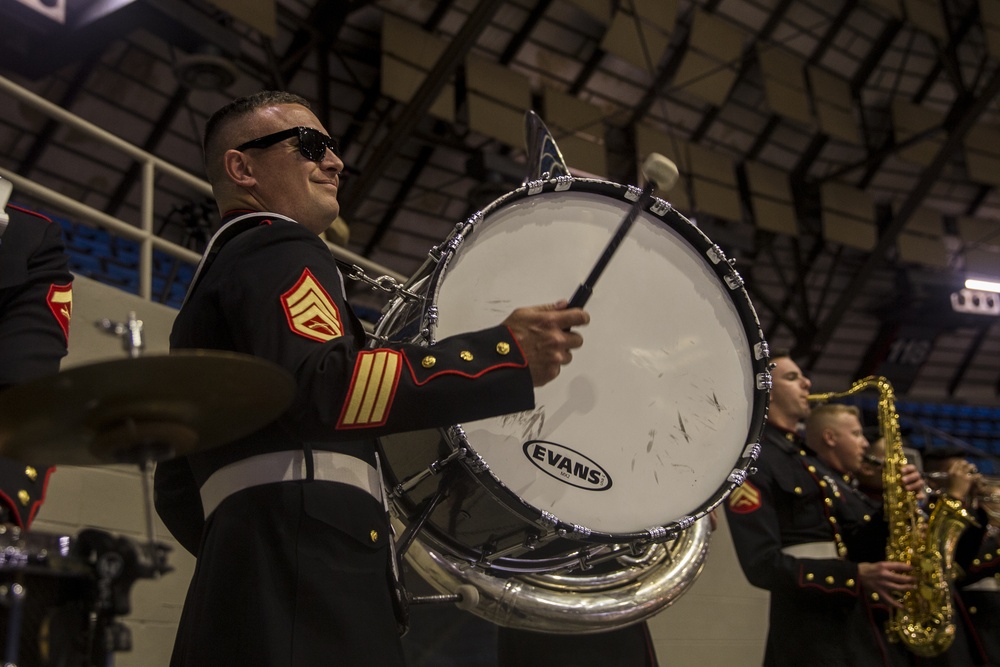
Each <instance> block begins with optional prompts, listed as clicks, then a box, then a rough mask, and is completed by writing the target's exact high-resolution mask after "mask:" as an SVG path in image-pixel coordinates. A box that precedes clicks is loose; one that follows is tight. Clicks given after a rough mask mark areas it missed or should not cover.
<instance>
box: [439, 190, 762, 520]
mask: <svg viewBox="0 0 1000 667" xmlns="http://www.w3.org/2000/svg"><path fill="white" fill-rule="evenodd" d="M628 208H629V202H628V201H625V200H623V199H619V198H616V197H613V196H609V195H605V194H599V193H595V192H575V191H567V192H551V193H544V194H542V195H535V196H528V197H523V198H520V199H517V200H516V201H513V202H510V203H508V204H506V205H504V206H502V207H500V208H498V209H496V210H494V211H492V212H490V213H488V214H487V215H486V216H485V219H484V220H483V221H482V222H480V223H478V224H477V226H476V228H475V231H474V232H473V233H472V234H471V235H469V236H468V237H467V238H466V239H465V240H464V242H463V243H462V244H461V246H460V247H459V248H458V250H457V251H455V253H454V256H453V257H451V258H450V262H449V263H448V265H447V267H446V269H445V273H444V278H443V280H441V282H440V285H439V289H438V293H437V295H436V299H435V301H436V304H437V305H438V307H439V321H438V327H437V330H436V332H435V336H436V338H438V339H440V338H444V337H447V336H450V335H453V334H457V333H460V332H464V331H470V330H476V329H482V328H486V327H489V326H493V325H495V324H496V323H497V322H498V321H500V320H502V319H503V318H504V317H506V316H507V315H508V314H509V313H510V312H511V310H513V309H514V308H515V307H520V306H528V305H535V304H541V303H548V302H553V301H557V300H559V299H569V298H570V296H571V295H572V294H573V292H574V291H575V290H576V288H577V286H578V285H579V284H580V282H582V281H583V280H584V278H585V277H586V276H587V275H588V273H589V272H590V270H591V269H592V267H593V265H594V263H595V262H596V260H597V258H598V257H599V256H600V254H601V252H602V251H603V249H604V247H605V245H606V244H607V242H608V240H609V239H610V238H611V236H612V235H613V233H614V231H615V230H616V229H617V227H618V225H619V224H620V222H621V221H622V219H623V218H624V216H625V214H626V213H627V211H628ZM668 219H669V224H668V223H667V222H665V221H664V220H661V219H658V218H657V217H656V216H653V215H651V214H648V213H643V214H641V215H640V216H639V218H638V219H637V220H636V222H635V224H634V226H633V227H632V229H631V230H630V231H629V233H628V235H627V236H626V237H625V239H624V241H623V242H622V244H621V246H620V247H619V248H618V250H617V252H616V254H615V256H614V258H613V259H612V260H611V263H610V264H609V265H608V267H607V269H606V271H605V272H604V274H603V275H602V277H601V278H600V281H599V282H598V283H597V285H596V288H595V289H594V293H593V296H592V297H591V299H590V301H589V302H588V303H587V305H586V309H587V310H588V311H589V312H590V314H591V323H590V325H589V326H586V327H583V328H581V329H580V333H582V335H583V337H584V345H583V347H582V348H581V349H580V350H577V351H575V352H574V355H573V362H572V363H571V364H569V365H568V366H565V367H563V370H562V372H561V374H560V375H559V377H558V378H557V379H556V380H554V381H553V382H551V383H550V384H548V385H546V386H545V387H542V388H541V389H537V390H536V393H535V402H536V408H535V409H534V410H532V411H528V412H522V413H517V414H512V415H506V416H503V417H498V418H493V419H486V420H482V421H477V422H471V423H466V424H462V427H463V428H464V430H465V433H466V436H467V438H468V441H469V444H470V445H471V446H472V448H473V449H475V451H476V452H477V453H479V454H480V455H481V456H482V458H483V459H484V460H485V462H486V464H487V465H488V466H489V468H490V471H491V472H492V474H493V475H494V476H495V477H496V478H497V480H499V482H500V483H501V484H502V485H504V486H506V487H507V488H508V489H509V490H510V491H512V492H513V493H514V494H516V495H517V496H518V497H519V498H520V499H521V500H523V501H524V502H526V503H528V504H530V505H531V506H533V507H535V508H537V509H538V510H541V511H543V512H548V513H550V514H552V515H554V516H555V517H556V518H557V519H559V520H561V521H563V522H566V523H570V524H576V525H579V526H585V527H587V528H589V529H591V530H593V531H600V532H605V533H611V534H619V533H629V532H637V531H642V530H645V529H648V528H651V527H656V526H662V525H665V524H667V523H670V522H672V521H675V520H677V519H679V518H682V517H685V516H689V515H691V514H693V513H695V512H697V511H698V510H699V509H700V508H702V507H703V506H704V504H705V503H706V501H707V500H708V499H709V498H710V497H712V496H713V495H714V494H716V493H717V492H718V491H719V489H720V487H721V486H722V485H723V484H724V483H725V482H726V480H727V478H728V477H729V475H730V473H731V472H732V471H733V469H734V467H735V465H736V462H737V461H738V459H739V458H740V456H741V455H742V453H743V450H744V448H745V445H746V443H747V439H748V433H749V432H750V431H751V422H752V419H753V403H754V391H755V387H754V370H753V360H752V356H753V355H752V350H751V345H750V344H749V342H748V338H747V333H746V331H745V327H744V324H743V322H742V321H741V319H740V316H739V313H738V311H737V309H736V308H735V306H734V303H733V300H732V298H731V295H730V289H729V287H728V286H727V285H726V284H725V283H724V282H723V281H722V280H721V279H720V277H719V276H718V274H717V273H716V272H715V271H714V270H713V268H712V266H711V265H710V263H709V261H708V259H707V258H706V257H705V256H704V253H702V252H699V251H698V250H696V249H695V248H694V247H692V245H691V244H690V243H689V242H688V241H686V240H685V239H684V238H682V237H681V236H680V235H679V234H678V233H677V232H676V231H674V229H673V228H672V227H671V226H669V225H674V226H678V225H690V223H689V222H687V221H686V220H684V219H683V218H682V217H680V216H679V215H677V214H676V213H673V212H671V213H670V214H668Z"/></svg>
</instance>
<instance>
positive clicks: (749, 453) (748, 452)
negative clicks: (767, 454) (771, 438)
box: [743, 442, 760, 461]
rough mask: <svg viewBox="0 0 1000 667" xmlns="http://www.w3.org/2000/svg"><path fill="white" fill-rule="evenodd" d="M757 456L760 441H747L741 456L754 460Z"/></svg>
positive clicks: (758, 454)
mask: <svg viewBox="0 0 1000 667" xmlns="http://www.w3.org/2000/svg"><path fill="white" fill-rule="evenodd" d="M759 456H760V443H759V442H748V443H747V446H746V448H745V449H744V450H743V458H747V459H751V460H753V461H756V460H757V457H759Z"/></svg>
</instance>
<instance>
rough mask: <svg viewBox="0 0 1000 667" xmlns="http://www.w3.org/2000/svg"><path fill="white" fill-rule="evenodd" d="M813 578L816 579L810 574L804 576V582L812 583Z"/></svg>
mask: <svg viewBox="0 0 1000 667" xmlns="http://www.w3.org/2000/svg"><path fill="white" fill-rule="evenodd" d="M815 578H816V575H814V574H813V573H812V572H810V573H809V574H807V575H806V581H812V580H813V579H815Z"/></svg>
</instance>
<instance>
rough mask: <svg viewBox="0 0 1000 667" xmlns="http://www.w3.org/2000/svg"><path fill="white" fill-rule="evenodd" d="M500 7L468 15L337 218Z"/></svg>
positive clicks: (497, 1) (349, 210)
mask: <svg viewBox="0 0 1000 667" xmlns="http://www.w3.org/2000/svg"><path fill="white" fill-rule="evenodd" d="M502 4H503V0H481V1H480V3H479V4H478V5H477V6H476V9H475V10H474V11H473V12H472V13H471V14H469V17H468V18H467V19H466V21H465V24H464V25H463V26H462V29H461V30H459V31H458V33H456V35H455V36H454V37H453V38H452V40H451V42H449V43H448V46H447V47H446V48H445V50H444V52H442V53H441V57H440V58H438V61H437V62H436V63H435V64H434V67H433V68H432V69H431V71H430V72H428V74H427V77H426V78H425V79H424V81H423V83H422V84H420V88H419V89H417V92H416V93H415V94H414V95H413V99H411V100H410V101H409V103H408V104H407V105H406V107H405V108H404V109H403V111H402V113H400V115H399V118H398V119H397V120H396V122H395V123H393V125H392V127H391V128H389V132H388V134H387V135H386V136H385V137H384V138H383V139H382V141H381V142H379V145H378V146H377V147H376V148H375V150H374V152H373V153H372V156H371V157H370V158H369V159H368V161H367V162H366V163H365V164H364V166H363V167H362V169H361V175H360V176H359V177H358V179H357V180H356V181H354V186H353V187H351V188H349V189H348V190H347V191H346V192H345V193H344V197H343V199H342V203H341V215H342V216H343V217H344V218H345V219H348V220H349V219H350V218H351V217H352V214H353V213H354V212H355V211H356V210H357V208H358V206H360V204H361V201H362V200H363V199H364V198H365V197H366V196H367V195H368V192H369V191H370V190H371V189H372V187H374V186H375V183H376V182H377V181H378V179H380V178H381V177H382V174H383V172H384V171H385V169H386V167H388V165H389V162H390V161H391V160H392V159H393V157H395V155H396V153H397V152H398V151H399V149H400V148H401V147H402V146H403V144H404V143H405V142H406V140H407V139H409V137H410V134H411V133H412V132H413V130H414V128H416V126H417V123H418V122H420V120H421V119H423V117H424V116H425V115H426V113H427V110H428V109H429V108H430V106H431V104H433V103H434V100H435V99H437V96H438V94H439V93H440V92H441V90H442V89H443V88H444V86H445V85H446V84H447V83H448V80H449V79H450V78H451V76H452V74H454V73H455V70H456V69H457V68H458V65H459V64H460V63H461V62H462V61H463V60H464V59H465V56H466V55H467V54H468V52H469V50H470V49H471V48H472V47H473V45H475V43H476V40H477V39H478V38H479V35H480V34H482V32H483V30H485V29H486V27H487V26H488V25H489V23H490V21H491V20H492V19H493V16H494V15H495V14H496V12H497V10H498V9H500V6H501V5H502Z"/></svg>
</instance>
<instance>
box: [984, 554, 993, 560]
mask: <svg viewBox="0 0 1000 667" xmlns="http://www.w3.org/2000/svg"><path fill="white" fill-rule="evenodd" d="M983 559H984V560H993V554H985V555H984V556H983Z"/></svg>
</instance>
